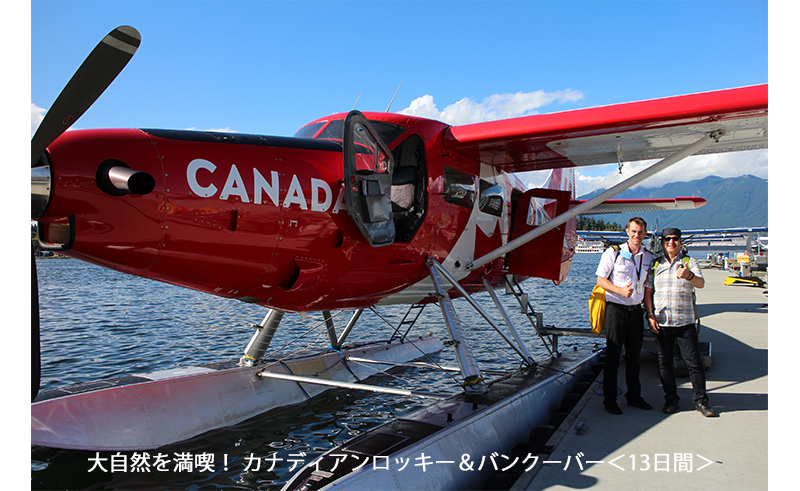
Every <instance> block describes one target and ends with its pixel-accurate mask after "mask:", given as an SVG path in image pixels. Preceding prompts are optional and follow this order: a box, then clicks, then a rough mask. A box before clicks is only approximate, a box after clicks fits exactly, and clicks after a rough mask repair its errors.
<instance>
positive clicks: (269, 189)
mask: <svg viewBox="0 0 800 491" xmlns="http://www.w3.org/2000/svg"><path fill="white" fill-rule="evenodd" d="M270 176H271V177H272V184H270V183H268V182H267V180H266V179H264V176H262V175H261V173H260V172H258V169H256V168H255V167H254V168H253V203H255V204H257V205H260V204H261V191H264V192H266V193H267V196H269V199H271V200H272V204H273V205H275V206H278V190H279V188H278V173H277V172H276V171H272V172H271V173H270Z"/></svg>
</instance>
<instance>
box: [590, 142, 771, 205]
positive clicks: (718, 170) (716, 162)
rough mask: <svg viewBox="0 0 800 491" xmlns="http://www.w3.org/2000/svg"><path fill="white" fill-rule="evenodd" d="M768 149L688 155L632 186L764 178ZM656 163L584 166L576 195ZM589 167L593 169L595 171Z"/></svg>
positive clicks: (618, 179) (611, 182)
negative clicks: (729, 178)
mask: <svg viewBox="0 0 800 491" xmlns="http://www.w3.org/2000/svg"><path fill="white" fill-rule="evenodd" d="M768 157H769V151H768V150H766V149H765V150H752V151H748V152H734V153H716V154H707V155H697V156H694V157H689V158H687V159H686V160H684V161H682V162H679V163H677V164H675V165H673V166H672V167H669V168H667V169H666V170H664V171H662V172H659V173H658V174H656V175H655V176H652V177H650V178H648V179H646V180H644V181H642V182H641V183H640V184H638V185H636V186H634V188H637V187H647V188H657V187H661V186H663V185H664V184H667V183H670V182H681V181H694V180H697V179H703V178H705V177H708V176H719V177H739V176H743V175H747V174H751V175H754V176H756V177H760V178H762V179H767V177H768V162H769V158H768ZM653 163H655V161H654V160H646V161H641V162H626V163H625V164H623V167H622V174H620V173H619V171H618V170H617V165H616V164H611V165H607V166H602V167H596V168H588V167H584V168H581V169H578V170H577V171H576V178H577V179H576V181H577V183H576V184H577V187H578V189H577V195H578V196H581V195H584V194H587V193H590V192H592V191H594V190H596V189H608V188H610V187H612V186H614V185H615V184H618V183H620V182H622V181H623V180H624V179H627V178H629V177H631V176H633V175H635V174H636V173H638V172H640V171H642V170H643V169H645V168H646V167H649V166H650V165H651V164H653ZM589 169H594V172H592V171H590V170H589ZM597 169H605V173H601V175H594V176H592V175H589V174H590V173H592V174H596V173H597Z"/></svg>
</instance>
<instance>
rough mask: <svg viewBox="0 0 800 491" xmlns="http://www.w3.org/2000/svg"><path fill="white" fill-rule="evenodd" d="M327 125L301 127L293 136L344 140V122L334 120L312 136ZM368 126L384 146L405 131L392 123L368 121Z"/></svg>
mask: <svg viewBox="0 0 800 491" xmlns="http://www.w3.org/2000/svg"><path fill="white" fill-rule="evenodd" d="M326 123H328V122H327V121H323V122H321V123H313V124H309V125H307V126H303V127H302V128H300V129H299V130H298V131H297V133H295V134H294V136H296V137H298V138H317V139H319V140H338V141H342V140H343V139H344V121H342V120H336V121H331V122H330V123H328V124H327V126H325V128H324V129H323V130H322V132H320V133H319V135H317V136H316V137H315V136H314V135H316V134H317V132H319V130H320V128H322V126H323V125H325V124H326ZM369 124H371V125H372V127H373V128H375V131H377V132H378V135H379V136H380V137H381V140H383V142H384V143H385V144H386V145H391V144H392V142H393V141H395V140H396V139H397V137H399V136H400V135H402V134H403V133H404V132H405V131H406V129H405V128H403V127H402V126H398V125H396V124H392V123H386V122H384V121H374V120H369Z"/></svg>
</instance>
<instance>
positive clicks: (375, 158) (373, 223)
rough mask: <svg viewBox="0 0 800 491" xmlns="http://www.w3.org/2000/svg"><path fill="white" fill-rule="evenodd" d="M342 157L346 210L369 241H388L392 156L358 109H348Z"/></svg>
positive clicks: (391, 233)
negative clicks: (349, 110)
mask: <svg viewBox="0 0 800 491" xmlns="http://www.w3.org/2000/svg"><path fill="white" fill-rule="evenodd" d="M343 160H344V181H345V199H346V201H347V211H348V212H349V213H350V216H351V217H353V220H354V221H355V222H356V225H357V226H358V228H359V230H361V233H362V234H364V237H365V238H366V239H367V241H369V243H370V245H372V246H373V247H380V246H385V245H389V244H391V243H392V242H394V237H395V228H394V220H392V201H391V195H392V171H393V170H394V157H393V156H392V152H390V151H389V148H388V147H387V146H386V144H385V143H384V142H383V140H381V137H380V136H379V135H378V132H377V131H376V130H375V129H374V128H373V127H372V126H371V125H370V124H369V121H367V118H366V117H364V115H363V114H361V113H360V112H359V111H351V112H350V114H348V115H347V118H346V119H345V123H344V159H343Z"/></svg>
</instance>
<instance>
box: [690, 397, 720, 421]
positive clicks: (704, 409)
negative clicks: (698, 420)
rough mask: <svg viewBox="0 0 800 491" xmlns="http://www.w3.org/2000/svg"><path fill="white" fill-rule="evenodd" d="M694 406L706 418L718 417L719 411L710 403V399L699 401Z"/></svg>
mask: <svg viewBox="0 0 800 491" xmlns="http://www.w3.org/2000/svg"><path fill="white" fill-rule="evenodd" d="M694 407H695V408H696V409H697V410H698V411H700V413H701V414H702V415H703V416H705V417H706V418H716V417H717V413H715V412H714V410H713V409H711V406H709V405H708V401H697V402H696V403H695V404H694Z"/></svg>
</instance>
